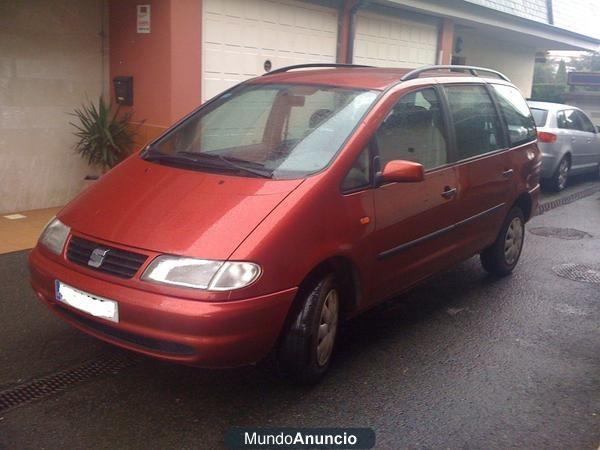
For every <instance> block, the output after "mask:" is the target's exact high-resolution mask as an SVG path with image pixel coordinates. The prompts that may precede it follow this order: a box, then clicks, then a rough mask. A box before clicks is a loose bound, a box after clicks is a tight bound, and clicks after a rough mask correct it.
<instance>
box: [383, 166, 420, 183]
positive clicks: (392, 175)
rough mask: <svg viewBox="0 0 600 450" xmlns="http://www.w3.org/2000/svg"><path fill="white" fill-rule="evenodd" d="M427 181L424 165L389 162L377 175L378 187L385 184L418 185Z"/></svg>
mask: <svg viewBox="0 0 600 450" xmlns="http://www.w3.org/2000/svg"><path fill="white" fill-rule="evenodd" d="M424 179H425V169H424V168H423V165H422V164H419V163H416V162H412V161H403V160H394V161H390V162H388V163H387V164H386V165H385V167H384V168H383V170H382V171H381V172H379V173H378V174H377V185H381V184H383V183H416V182H419V181H423V180H424Z"/></svg>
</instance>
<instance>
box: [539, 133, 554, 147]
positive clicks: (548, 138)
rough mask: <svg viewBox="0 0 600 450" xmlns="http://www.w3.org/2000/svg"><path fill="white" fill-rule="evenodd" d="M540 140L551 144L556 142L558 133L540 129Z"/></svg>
mask: <svg viewBox="0 0 600 450" xmlns="http://www.w3.org/2000/svg"><path fill="white" fill-rule="evenodd" d="M537 135H538V141H540V142H545V143H547V144H551V143H552V142H556V135H555V134H554V133H548V132H547V131H538V134H537Z"/></svg>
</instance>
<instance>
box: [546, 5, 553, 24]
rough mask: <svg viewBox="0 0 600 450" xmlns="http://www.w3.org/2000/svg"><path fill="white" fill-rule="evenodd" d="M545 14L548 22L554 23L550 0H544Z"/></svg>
mask: <svg viewBox="0 0 600 450" xmlns="http://www.w3.org/2000/svg"><path fill="white" fill-rule="evenodd" d="M546 16H547V17H548V23H549V24H550V25H554V9H553V6H552V0H546Z"/></svg>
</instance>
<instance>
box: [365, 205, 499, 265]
mask: <svg viewBox="0 0 600 450" xmlns="http://www.w3.org/2000/svg"><path fill="white" fill-rule="evenodd" d="M504 205H505V203H500V204H499V205H496V206H494V207H492V208H490V209H486V210H485V211H482V212H480V213H477V214H475V215H474V216H471V217H468V218H467V219H464V220H461V221H460V222H456V223H454V224H452V225H449V226H447V227H446V228H441V229H439V230H437V231H434V232H433V233H429V234H426V235H425V236H421V237H420V238H417V239H415V240H414V241H410V242H405V243H404V244H400V245H398V246H397V247H393V248H390V249H389V250H385V251H383V252H381V253H380V254H378V255H377V259H385V258H389V257H390V256H394V255H397V254H398V253H400V252H403V251H404V250H408V249H409V248H411V247H414V246H415V245H418V244H421V243H423V242H425V241H428V240H430V239H435V238H437V237H439V236H441V235H443V234H446V233H448V232H450V231H452V230H455V229H457V228H458V227H461V226H463V225H467V224H469V223H471V222H474V221H475V220H478V219H481V218H482V217H485V216H488V215H490V214H493V213H495V212H496V211H498V210H499V209H501V208H502V207H503V206H504Z"/></svg>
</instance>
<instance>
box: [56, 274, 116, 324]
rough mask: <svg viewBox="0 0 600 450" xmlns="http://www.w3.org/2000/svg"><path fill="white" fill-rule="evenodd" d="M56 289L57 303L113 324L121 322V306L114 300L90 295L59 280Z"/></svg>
mask: <svg viewBox="0 0 600 450" xmlns="http://www.w3.org/2000/svg"><path fill="white" fill-rule="evenodd" d="M54 287H55V293H56V300H57V301H59V302H62V303H65V304H67V305H69V306H72V307H73V308H75V309H78V310H79V311H83V312H85V313H87V314H90V315H92V316H94V317H100V318H102V319H106V320H111V321H113V322H118V321H119V304H118V303H117V302H115V301H114V300H109V299H107V298H104V297H99V296H97V295H93V294H88V293H87V292H84V291H80V290H79V289H76V288H74V287H72V286H69V285H68V284H64V283H61V282H60V281H58V280H56V281H55V283H54Z"/></svg>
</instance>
